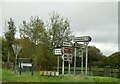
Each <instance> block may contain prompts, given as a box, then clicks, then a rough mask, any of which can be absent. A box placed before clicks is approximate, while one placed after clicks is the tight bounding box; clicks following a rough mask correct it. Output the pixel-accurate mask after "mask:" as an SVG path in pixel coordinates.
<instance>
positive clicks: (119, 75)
mask: <svg viewBox="0 0 120 84" xmlns="http://www.w3.org/2000/svg"><path fill="white" fill-rule="evenodd" d="M118 78H120V67H119V68H118Z"/></svg>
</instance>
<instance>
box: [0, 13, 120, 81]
mask: <svg viewBox="0 0 120 84" xmlns="http://www.w3.org/2000/svg"><path fill="white" fill-rule="evenodd" d="M6 25H7V31H6V32H5V33H4V36H3V37H1V38H0V41H2V43H0V47H2V50H1V51H2V52H1V53H0V54H1V56H2V64H3V65H4V66H3V67H7V68H10V69H13V66H14V62H15V54H14V52H13V48H12V45H13V44H19V45H21V46H22V50H21V51H20V53H19V54H18V58H32V59H33V61H34V65H35V69H37V70H38V71H39V70H53V69H54V67H56V65H57V57H56V56H54V55H53V49H54V48H58V47H60V46H61V43H62V42H63V41H71V40H72V37H74V36H73V35H72V34H71V30H70V22H69V20H68V19H67V18H63V17H62V16H61V15H60V14H58V13H56V12H52V13H51V14H50V19H49V21H48V24H47V25H46V24H45V22H43V21H42V19H41V18H40V17H38V16H35V17H31V18H30V20H29V21H23V22H22V24H21V25H20V27H19V31H16V28H17V27H16V26H15V24H14V20H13V19H12V18H10V20H9V21H8V23H7V24H6ZM16 32H17V33H19V34H20V36H19V38H15V34H16ZM77 51H78V52H77V66H81V65H80V57H79V55H80V53H79V49H77ZM60 60H61V59H60ZM72 60H74V59H72ZM83 61H84V66H85V54H84V60H83ZM60 63H61V62H60ZM73 63H74V61H73V62H72V64H71V66H73ZM66 65H68V62H65V66H66ZM88 66H89V67H92V66H100V67H104V66H111V67H117V68H119V67H120V52H114V53H113V54H111V55H110V56H108V57H107V56H105V55H103V54H102V52H101V50H100V49H98V48H96V47H95V46H88ZM3 74H4V76H3V81H30V80H31V81H48V82H50V81H55V82H57V81H64V82H65V81H84V79H83V80H79V79H81V78H79V77H80V76H76V77H78V78H76V77H74V75H71V77H72V78H75V80H72V79H70V78H69V76H68V75H65V76H60V77H51V78H50V77H42V76H41V75H39V72H36V73H35V76H30V77H29V75H28V74H27V73H25V74H23V75H22V76H18V75H15V74H13V73H12V72H11V71H10V70H7V69H6V70H3ZM14 77H15V78H16V79H14ZM26 78H27V79H28V78H29V80H27V79H26ZM39 78H40V79H39ZM82 78H84V77H82ZM90 79H91V77H90ZM94 79H96V80H97V81H101V78H100V79H99V78H97V77H96V78H94ZM108 79H109V78H108ZM108 79H106V80H108ZM96 80H94V81H96ZM111 80H112V79H110V81H111ZM86 81H89V80H86Z"/></svg>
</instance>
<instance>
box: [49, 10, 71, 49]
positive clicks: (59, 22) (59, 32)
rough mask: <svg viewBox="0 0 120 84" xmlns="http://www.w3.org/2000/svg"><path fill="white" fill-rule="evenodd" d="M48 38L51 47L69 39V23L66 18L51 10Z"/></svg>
mask: <svg viewBox="0 0 120 84" xmlns="http://www.w3.org/2000/svg"><path fill="white" fill-rule="evenodd" d="M49 23H50V25H49V38H50V42H51V45H52V46H51V47H53V48H54V47H58V46H59V45H60V43H61V42H62V41H70V40H71V36H72V35H71V31H70V24H69V21H68V19H67V18H66V19H64V18H63V17H61V16H60V15H59V14H58V13H56V12H55V11H53V12H52V13H51V14H50V22H49Z"/></svg>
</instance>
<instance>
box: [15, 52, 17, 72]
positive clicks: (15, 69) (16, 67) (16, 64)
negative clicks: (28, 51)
mask: <svg viewBox="0 0 120 84" xmlns="http://www.w3.org/2000/svg"><path fill="white" fill-rule="evenodd" d="M16 73H17V54H16V57H15V74H16Z"/></svg>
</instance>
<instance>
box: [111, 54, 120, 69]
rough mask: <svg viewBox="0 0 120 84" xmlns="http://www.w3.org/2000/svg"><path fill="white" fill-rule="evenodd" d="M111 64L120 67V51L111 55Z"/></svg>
mask: <svg viewBox="0 0 120 84" xmlns="http://www.w3.org/2000/svg"><path fill="white" fill-rule="evenodd" d="M109 59H110V60H109V64H110V66H113V67H117V66H118V67H120V52H115V53H113V54H111V55H110V56H109Z"/></svg>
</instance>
